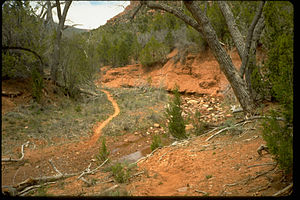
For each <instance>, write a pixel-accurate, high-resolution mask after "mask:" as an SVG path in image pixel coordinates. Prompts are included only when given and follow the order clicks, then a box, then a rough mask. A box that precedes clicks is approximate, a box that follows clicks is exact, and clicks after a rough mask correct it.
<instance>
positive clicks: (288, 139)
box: [263, 111, 293, 173]
mask: <svg viewBox="0 0 300 200" xmlns="http://www.w3.org/2000/svg"><path fill="white" fill-rule="evenodd" d="M271 116H272V118H270V119H266V120H265V121H264V124H263V138H264V140H265V141H266V142H267V146H268V148H269V151H270V153H271V154H273V155H275V159H276V160H277V162H278V163H279V166H280V167H281V168H282V169H283V170H284V171H285V172H286V173H290V172H292V169H293V126H292V124H289V123H287V122H286V121H279V120H277V119H276V118H277V117H279V116H280V115H279V113H278V112H275V111H272V113H271Z"/></svg>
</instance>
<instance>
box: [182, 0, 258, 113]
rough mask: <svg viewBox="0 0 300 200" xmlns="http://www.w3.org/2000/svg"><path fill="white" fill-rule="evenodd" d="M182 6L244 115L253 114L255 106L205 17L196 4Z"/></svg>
mask: <svg viewBox="0 0 300 200" xmlns="http://www.w3.org/2000/svg"><path fill="white" fill-rule="evenodd" d="M184 4H185V6H186V7H187V9H188V10H189V11H190V12H191V14H192V16H193V17H194V19H196V21H197V22H198V24H199V25H200V26H201V29H202V30H203V35H204V38H205V39H206V41H207V43H208V45H209V47H210V48H211V50H212V52H213V54H214V56H215V57H216V59H217V61H218V63H219V65H220V68H221V70H222V72H223V73H224V74H225V76H226V78H227V80H228V81H229V83H230V84H231V86H232V89H233V91H234V94H235V96H236V97H237V99H238V101H239V102H240V104H241V106H242V108H243V110H244V113H250V114H253V112H254V108H255V104H254V102H253V99H252V97H251V95H250V92H249V91H248V89H247V85H246V82H245V81H244V80H243V79H242V78H241V77H240V74H239V72H238V71H237V70H236V68H235V66H234V65H233V63H232V60H231V59H230V57H229V56H228V54H227V53H226V51H225V49H224V48H223V47H222V46H221V45H220V42H219V40H218V38H217V35H216V32H215V31H214V29H213V27H212V25H211V24H210V22H209V20H208V18H207V16H206V15H205V14H204V13H202V11H201V9H199V6H198V4H197V3H196V2H191V1H185V2H184Z"/></svg>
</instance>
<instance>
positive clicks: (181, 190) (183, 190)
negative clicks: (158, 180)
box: [177, 187, 188, 192]
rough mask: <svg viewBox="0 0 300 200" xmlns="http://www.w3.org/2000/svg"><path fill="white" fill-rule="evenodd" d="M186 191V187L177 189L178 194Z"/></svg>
mask: <svg viewBox="0 0 300 200" xmlns="http://www.w3.org/2000/svg"><path fill="white" fill-rule="evenodd" d="M187 190H188V187H182V188H178V189H177V191H178V192H186V191H187Z"/></svg>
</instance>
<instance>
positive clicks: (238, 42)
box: [218, 1, 245, 60]
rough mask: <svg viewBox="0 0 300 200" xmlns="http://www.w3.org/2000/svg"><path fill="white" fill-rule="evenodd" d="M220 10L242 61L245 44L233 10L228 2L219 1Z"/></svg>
mask: <svg viewBox="0 0 300 200" xmlns="http://www.w3.org/2000/svg"><path fill="white" fill-rule="evenodd" d="M218 5H219V8H220V9H221V12H222V14H223V16H224V18H225V21H226V24H227V26H228V29H229V32H230V35H231V36H232V39H233V42H234V44H235V46H236V48H237V50H238V53H239V56H240V58H241V60H242V58H243V55H244V49H245V42H244V39H243V36H242V34H241V32H240V31H239V29H238V27H237V24H236V23H235V19H234V16H233V13H232V12H231V9H230V8H229V6H228V4H227V2H225V1H218Z"/></svg>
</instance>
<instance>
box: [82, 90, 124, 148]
mask: <svg viewBox="0 0 300 200" xmlns="http://www.w3.org/2000/svg"><path fill="white" fill-rule="evenodd" d="M101 91H102V92H104V93H105V94H106V95H107V99H108V100H109V101H110V102H111V103H112V105H113V107H114V110H115V112H114V114H112V115H111V116H109V118H107V119H106V120H105V121H104V122H102V123H100V122H99V124H98V126H97V127H96V128H95V129H94V135H93V136H92V137H91V139H90V141H89V142H88V143H90V144H91V145H94V144H95V143H96V142H97V140H98V139H99V137H100V136H101V131H102V129H103V128H104V127H105V126H106V125H107V124H108V123H109V122H110V121H111V120H112V119H113V118H114V117H116V116H117V115H119V113H120V108H119V106H118V104H117V102H116V101H115V100H114V98H113V97H112V96H111V94H110V93H109V92H108V91H106V90H101Z"/></svg>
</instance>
